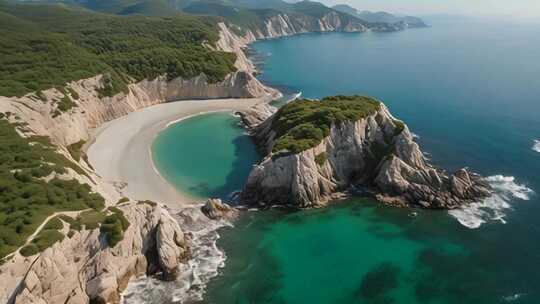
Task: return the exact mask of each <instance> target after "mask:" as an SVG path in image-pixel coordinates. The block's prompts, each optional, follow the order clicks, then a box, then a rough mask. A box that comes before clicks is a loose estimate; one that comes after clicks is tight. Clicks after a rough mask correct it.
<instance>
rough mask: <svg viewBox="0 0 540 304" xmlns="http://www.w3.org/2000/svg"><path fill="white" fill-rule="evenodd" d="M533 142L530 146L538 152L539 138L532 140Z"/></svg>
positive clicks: (539, 151)
mask: <svg viewBox="0 0 540 304" xmlns="http://www.w3.org/2000/svg"><path fill="white" fill-rule="evenodd" d="M533 142H534V144H533V146H532V149H533V151H536V152H538V153H540V140H536V139H535V140H533Z"/></svg>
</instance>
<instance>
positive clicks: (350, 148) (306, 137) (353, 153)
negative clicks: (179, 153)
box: [241, 96, 491, 209]
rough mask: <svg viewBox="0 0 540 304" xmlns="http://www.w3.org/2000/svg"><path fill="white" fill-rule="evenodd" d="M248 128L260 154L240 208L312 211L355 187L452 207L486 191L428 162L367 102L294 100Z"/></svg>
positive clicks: (407, 135) (467, 175)
mask: <svg viewBox="0 0 540 304" xmlns="http://www.w3.org/2000/svg"><path fill="white" fill-rule="evenodd" d="M256 113H260V112H255V113H254V112H250V113H246V114H245V115H244V116H245V117H244V122H246V123H249V122H252V121H255V122H256V121H259V120H260V119H253V118H252V116H253V115H255V114H256ZM251 130H252V132H253V135H254V138H255V140H256V142H257V144H258V146H259V147H260V149H261V150H262V151H263V153H264V154H265V155H266V156H265V158H264V159H263V160H262V161H261V162H260V163H259V164H258V165H256V166H255V167H254V168H253V170H252V172H251V173H250V175H249V178H248V181H247V183H246V185H245V188H244V190H243V192H242V194H241V200H242V201H243V202H244V203H247V204H258V205H266V206H271V205H293V206H296V207H301V208H306V207H317V206H321V205H324V204H325V203H326V202H328V201H329V200H331V199H332V198H335V197H336V195H337V194H339V193H341V192H343V191H346V190H354V189H356V190H357V191H358V190H365V191H367V192H370V193H373V195H375V197H376V198H377V199H378V200H379V201H381V202H384V203H387V204H390V205H396V206H419V207H424V208H434V209H452V208H456V207H459V206H461V205H463V204H467V203H471V202H475V201H478V200H479V199H481V198H484V197H487V196H489V195H490V193H491V189H490V187H489V185H488V184H487V183H485V182H484V181H483V180H482V178H481V177H480V176H479V175H477V174H474V173H471V172H468V171H467V170H466V169H461V170H458V171H457V172H455V173H454V174H450V173H447V172H446V171H444V170H442V169H438V168H436V167H434V166H432V165H431V164H429V163H428V161H427V160H426V158H425V157H424V155H423V153H422V151H421V150H420V148H419V146H418V144H417V143H416V142H415V141H414V140H413V136H412V135H411V132H410V131H409V129H408V127H407V126H406V125H405V124H404V123H403V122H402V121H400V120H398V119H396V118H395V117H394V116H392V114H391V113H390V112H389V110H388V109H387V107H386V106H385V105H384V104H383V103H381V102H379V101H376V100H374V99H372V98H369V97H363V96H336V97H328V98H324V99H322V100H297V101H294V102H291V103H289V104H288V105H286V106H284V107H283V108H281V109H280V110H279V111H277V113H275V114H273V115H272V116H270V117H269V118H268V119H266V120H265V121H264V122H262V123H260V124H258V125H256V126H253V125H251Z"/></svg>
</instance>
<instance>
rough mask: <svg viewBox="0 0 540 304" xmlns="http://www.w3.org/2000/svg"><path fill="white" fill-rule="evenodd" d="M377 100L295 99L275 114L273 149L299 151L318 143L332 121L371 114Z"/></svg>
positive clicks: (358, 97)
mask: <svg viewBox="0 0 540 304" xmlns="http://www.w3.org/2000/svg"><path fill="white" fill-rule="evenodd" d="M379 107H380V102H378V101H376V100H374V99H373V98H370V97H365V96H335V97H327V98H324V99H322V100H305V99H304V100H297V101H294V102H291V103H289V104H287V105H285V106H284V107H282V108H281V109H279V111H278V112H277V114H276V117H275V118H274V120H273V121H272V129H273V130H274V131H275V132H276V142H275V144H274V147H273V151H274V152H282V151H288V152H292V153H299V152H302V151H305V150H308V149H310V148H313V147H315V146H317V145H318V144H319V143H320V142H321V141H322V139H323V138H324V137H326V136H328V135H329V133H330V127H331V126H332V124H335V123H340V122H344V121H356V120H359V119H361V118H364V117H367V116H369V115H371V114H374V113H375V112H376V111H377V110H378V109H379Z"/></svg>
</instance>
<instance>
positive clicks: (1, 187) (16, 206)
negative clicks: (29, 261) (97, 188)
mask: <svg viewBox="0 0 540 304" xmlns="http://www.w3.org/2000/svg"><path fill="white" fill-rule="evenodd" d="M0 114H1V115H0V258H2V257H4V256H5V255H7V254H8V253H10V252H12V251H14V250H15V249H16V248H18V247H19V246H21V245H23V244H24V243H25V241H26V239H27V238H28V236H30V235H31V234H32V233H33V232H34V231H35V230H36V228H37V227H38V226H39V225H40V224H41V223H43V221H44V220H45V219H46V218H47V217H48V216H50V215H51V214H53V213H54V212H58V211H72V210H83V209H87V208H93V209H96V210H99V209H101V208H103V206H104V199H103V197H101V195H99V194H97V193H93V192H92V191H91V189H90V187H89V186H88V185H86V184H84V185H83V184H80V183H79V182H78V181H76V180H64V179H60V178H57V177H54V178H52V179H50V180H46V179H44V178H45V177H49V176H51V175H50V174H51V173H53V172H56V173H64V172H66V170H67V169H68V168H70V169H72V170H74V171H75V172H77V173H78V174H85V172H84V171H83V170H82V169H81V168H80V167H79V166H78V165H77V164H75V163H73V162H71V161H70V160H68V159H67V158H66V157H64V156H63V155H61V154H59V153H57V152H56V147H54V146H52V144H51V143H50V141H49V139H48V138H47V137H42V136H32V137H28V138H25V137H21V136H20V135H19V134H18V133H17V131H16V130H15V126H14V125H13V124H10V123H9V122H8V121H7V120H6V119H4V118H5V117H4V115H6V114H3V113H0ZM45 230H47V227H45ZM56 235H58V233H56ZM39 239H40V238H39V236H38V240H39ZM45 239H47V240H48V239H49V238H41V240H42V241H41V243H38V244H37V245H36V246H38V247H40V249H44V248H45V247H48V246H50V245H52V243H54V242H55V241H56V239H55V240H52V241H51V242H52V243H51V242H44V241H43V240H45Z"/></svg>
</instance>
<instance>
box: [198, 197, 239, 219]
mask: <svg viewBox="0 0 540 304" xmlns="http://www.w3.org/2000/svg"><path fill="white" fill-rule="evenodd" d="M201 211H202V212H203V213H204V215H206V216H207V217H208V218H210V219H212V220H220V219H232V218H235V217H236V216H237V215H238V211H237V210H236V209H234V208H233V207H231V206H229V205H227V204H225V203H223V202H222V201H221V200H220V199H213V198H211V199H209V200H207V201H206V203H205V204H204V206H202V207H201Z"/></svg>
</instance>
